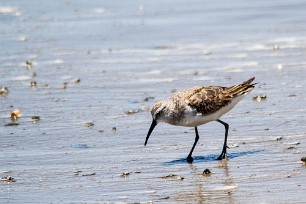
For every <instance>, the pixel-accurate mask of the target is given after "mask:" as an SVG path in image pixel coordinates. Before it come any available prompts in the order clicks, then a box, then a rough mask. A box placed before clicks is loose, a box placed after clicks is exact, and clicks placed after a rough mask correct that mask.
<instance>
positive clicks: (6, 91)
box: [0, 86, 9, 97]
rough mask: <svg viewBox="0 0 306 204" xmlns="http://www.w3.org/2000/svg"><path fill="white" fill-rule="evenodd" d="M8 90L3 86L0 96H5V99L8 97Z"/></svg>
mask: <svg viewBox="0 0 306 204" xmlns="http://www.w3.org/2000/svg"><path fill="white" fill-rule="evenodd" d="M8 92H9V90H8V88H7V87H5V86H1V89H0V95H1V96H3V97H6V96H7V95H8Z"/></svg>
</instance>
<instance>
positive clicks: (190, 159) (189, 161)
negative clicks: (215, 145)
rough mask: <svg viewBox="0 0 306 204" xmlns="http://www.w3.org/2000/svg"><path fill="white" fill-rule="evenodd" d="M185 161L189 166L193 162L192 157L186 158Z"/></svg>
mask: <svg viewBox="0 0 306 204" xmlns="http://www.w3.org/2000/svg"><path fill="white" fill-rule="evenodd" d="M186 160H187V162H188V163H189V164H191V163H192V162H193V158H192V156H188V157H187V158H186Z"/></svg>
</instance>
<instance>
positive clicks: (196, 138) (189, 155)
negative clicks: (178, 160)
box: [187, 127, 200, 163]
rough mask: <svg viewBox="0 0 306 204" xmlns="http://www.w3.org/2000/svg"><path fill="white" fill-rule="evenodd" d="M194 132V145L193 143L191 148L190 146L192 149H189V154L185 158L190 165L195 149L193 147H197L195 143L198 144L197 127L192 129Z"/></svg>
mask: <svg viewBox="0 0 306 204" xmlns="http://www.w3.org/2000/svg"><path fill="white" fill-rule="evenodd" d="M194 130H195V134H196V137H195V139H194V143H193V146H192V148H191V150H190V153H189V154H188V157H187V162H188V163H192V162H193V158H192V156H191V155H192V152H193V150H194V148H195V146H196V145H197V142H198V140H199V138H200V137H199V133H198V128H197V127H194Z"/></svg>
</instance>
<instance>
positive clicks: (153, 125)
mask: <svg viewBox="0 0 306 204" xmlns="http://www.w3.org/2000/svg"><path fill="white" fill-rule="evenodd" d="M156 125H157V122H156V120H154V119H153V121H152V124H151V127H150V129H149V132H148V134H147V138H146V141H145V143H144V145H145V146H146V145H147V142H148V139H149V137H150V135H151V133H152V131H153V129H154V128H155V126H156Z"/></svg>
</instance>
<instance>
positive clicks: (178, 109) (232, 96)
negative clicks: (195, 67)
mask: <svg viewBox="0 0 306 204" xmlns="http://www.w3.org/2000/svg"><path fill="white" fill-rule="evenodd" d="M254 79H255V77H253V78H251V79H249V80H247V81H245V82H243V83H241V84H238V85H234V86H230V87H222V86H207V87H204V86H195V87H192V88H187V89H184V90H181V91H179V92H177V93H175V94H174V95H173V96H172V97H171V98H170V99H168V100H164V101H159V102H157V103H156V104H154V106H153V107H152V110H151V114H152V117H153V122H152V125H151V128H150V130H149V133H148V135H147V140H148V138H149V136H150V134H151V132H152V131H153V129H154V127H155V125H156V124H157V123H159V122H165V123H168V124H171V125H178V126H187V127H195V129H196V135H197V126H199V125H203V124H205V123H208V122H210V121H218V122H220V123H222V124H223V125H224V126H225V127H226V128H228V125H227V124H226V123H224V122H223V121H221V120H220V119H219V118H220V117H221V116H222V115H224V114H225V113H227V112H228V111H230V110H231V109H232V108H233V107H234V106H235V105H236V104H237V103H238V102H239V101H240V100H241V99H242V98H244V96H245V95H247V94H248V93H249V92H250V91H252V90H253V89H254V87H255V84H251V83H252V81H253V80H254ZM226 131H227V130H226ZM226 137H227V132H226ZM147 140H146V142H145V144H146V143H147ZM196 141H197V139H196ZM195 144H196V142H195ZM195 144H194V146H195ZM225 145H226V141H225ZM193 148H194V147H193ZM224 148H225V147H224ZM224 148H223V149H224ZM192 151H193V149H192ZM192 151H191V152H190V155H189V156H188V157H189V159H190V157H191V153H192ZM223 152H224V155H225V152H226V148H225V150H223ZM222 157H223V156H222Z"/></svg>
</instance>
